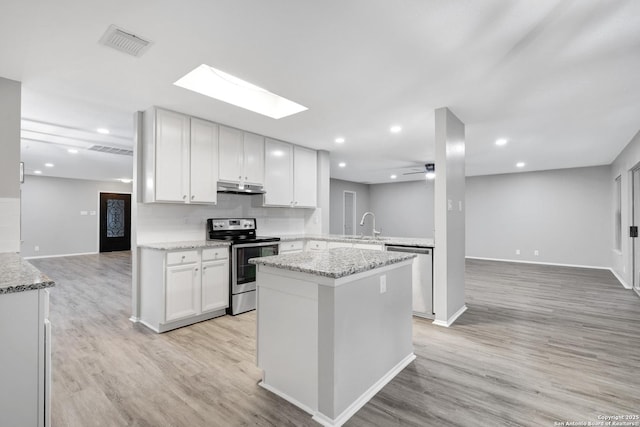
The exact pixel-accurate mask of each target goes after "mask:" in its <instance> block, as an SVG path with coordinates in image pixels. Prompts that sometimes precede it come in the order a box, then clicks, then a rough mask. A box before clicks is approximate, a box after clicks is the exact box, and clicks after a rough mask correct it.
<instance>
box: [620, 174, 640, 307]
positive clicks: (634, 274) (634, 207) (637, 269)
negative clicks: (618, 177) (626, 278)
mask: <svg viewBox="0 0 640 427" xmlns="http://www.w3.org/2000/svg"><path fill="white" fill-rule="evenodd" d="M636 175H637V178H638V183H636ZM629 177H630V180H629V181H630V183H631V186H630V187H631V203H630V205H631V215H630V218H629V226H634V225H637V226H640V218H638V221H636V215H638V216H640V163H638V164H636V165H635V166H633V167H632V168H631V169H630V170H629ZM624 233H627V238H628V239H630V240H631V242H630V246H631V248H630V249H631V251H630V252H631V289H633V290H635V291H636V293H638V295H640V260H638V259H637V258H640V241H639V240H638V239H640V237H629V234H628V233H629V228H628V227H627V229H626V230H624V229H623V235H624Z"/></svg>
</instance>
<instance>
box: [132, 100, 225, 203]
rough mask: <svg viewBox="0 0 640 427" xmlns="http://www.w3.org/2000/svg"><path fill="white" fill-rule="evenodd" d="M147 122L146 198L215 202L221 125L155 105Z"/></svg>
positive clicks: (147, 114)
mask: <svg viewBox="0 0 640 427" xmlns="http://www.w3.org/2000/svg"><path fill="white" fill-rule="evenodd" d="M143 126H144V127H143V138H142V139H143V145H142V164H143V174H142V177H143V189H144V191H143V193H142V200H143V202H145V203H152V202H169V203H207V204H215V203H216V201H217V180H218V125H216V124H215V123H211V122H207V121H205V120H200V119H196V118H191V117H189V116H186V115H184V114H180V113H176V112H173V111H168V110H163V109H161V108H152V109H150V110H148V111H146V112H145V113H144V115H143Z"/></svg>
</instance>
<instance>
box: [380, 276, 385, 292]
mask: <svg viewBox="0 0 640 427" xmlns="http://www.w3.org/2000/svg"><path fill="white" fill-rule="evenodd" d="M385 292H387V275H386V274H383V275H382V276H380V293H381V294H384V293H385Z"/></svg>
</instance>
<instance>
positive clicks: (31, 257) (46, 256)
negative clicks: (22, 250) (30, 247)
mask: <svg viewBox="0 0 640 427" xmlns="http://www.w3.org/2000/svg"><path fill="white" fill-rule="evenodd" d="M98 253H99V252H81V253H77V254H61V255H40V256H27V257H24V259H40V258H61V257H66V256H80V255H96V254H98Z"/></svg>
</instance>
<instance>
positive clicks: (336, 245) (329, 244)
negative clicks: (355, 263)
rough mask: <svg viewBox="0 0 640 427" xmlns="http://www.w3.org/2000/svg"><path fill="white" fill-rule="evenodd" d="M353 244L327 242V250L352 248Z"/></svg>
mask: <svg viewBox="0 0 640 427" xmlns="http://www.w3.org/2000/svg"><path fill="white" fill-rule="evenodd" d="M352 247H353V244H351V243H345V242H331V241H329V242H327V249H333V248H352Z"/></svg>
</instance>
